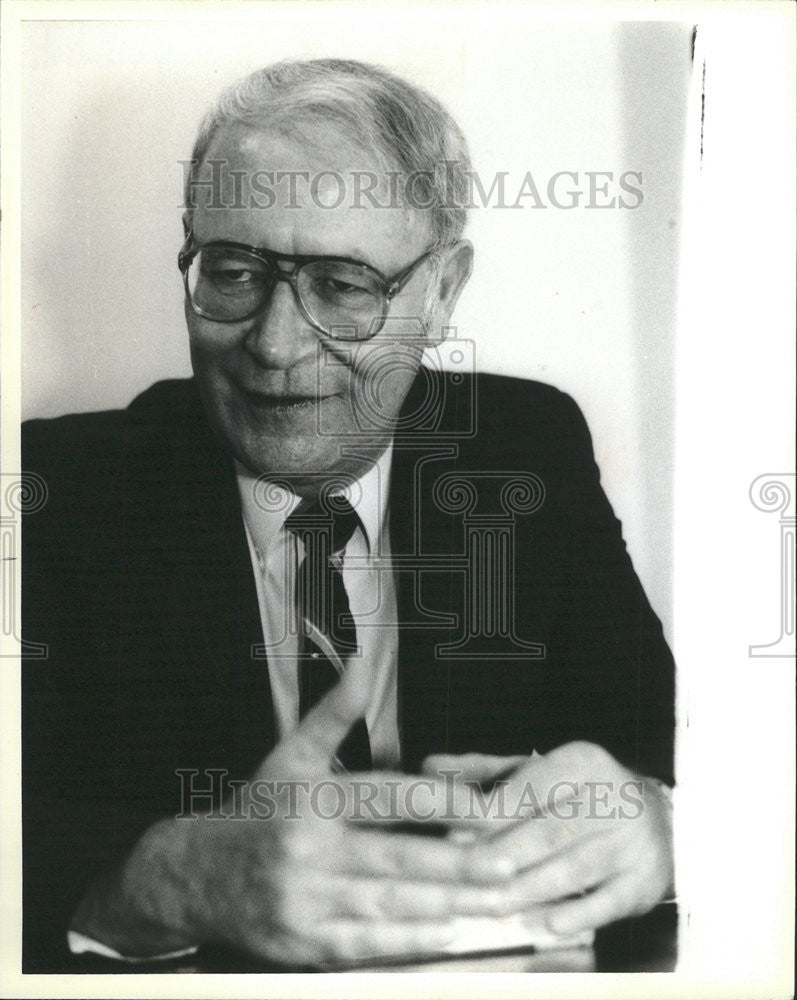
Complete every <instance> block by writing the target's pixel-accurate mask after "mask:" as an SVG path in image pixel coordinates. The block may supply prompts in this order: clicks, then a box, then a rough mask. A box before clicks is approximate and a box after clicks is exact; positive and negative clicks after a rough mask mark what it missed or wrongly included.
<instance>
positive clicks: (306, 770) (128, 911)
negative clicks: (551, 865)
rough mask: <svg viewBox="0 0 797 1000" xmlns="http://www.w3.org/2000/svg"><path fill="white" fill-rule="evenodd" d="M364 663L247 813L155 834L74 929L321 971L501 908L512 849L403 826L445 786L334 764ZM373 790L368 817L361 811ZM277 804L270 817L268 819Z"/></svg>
mask: <svg viewBox="0 0 797 1000" xmlns="http://www.w3.org/2000/svg"><path fill="white" fill-rule="evenodd" d="M358 667H359V665H354V664H352V665H350V667H349V669H348V670H347V673H346V675H345V676H344V678H343V680H342V681H341V682H340V683H339V684H338V685H337V686H336V687H335V688H334V689H333V690H332V691H330V692H329V694H328V695H327V696H326V697H325V698H324V699H323V700H322V701H321V702H320V703H319V704H318V705H317V706H316V707H315V708H314V709H313V710H312V711H311V712H310V713H308V715H307V716H306V717H305V719H304V720H303V721H302V723H301V724H300V726H299V727H298V728H297V730H296V731H295V732H294V733H293V734H291V735H290V736H288V737H287V738H286V739H284V740H282V741H281V742H280V744H279V745H278V746H277V748H276V749H275V750H274V752H273V753H272V754H271V755H270V756H269V757H268V758H267V759H266V760H265V761H264V763H263V764H262V765H261V767H260V769H259V771H258V772H257V774H256V775H254V777H253V779H252V781H250V782H249V784H248V785H247V786H246V787H245V788H244V789H243V794H241V795H240V798H239V800H238V802H237V805H236V808H235V810H233V809H232V808H230V809H225V810H223V812H224V813H225V816H226V817H228V818H224V817H221V816H213V817H207V816H206V817H196V818H191V819H173V820H164V821H162V822H161V823H158V824H156V825H155V826H154V827H151V828H150V830H148V831H147V833H146V834H145V835H144V837H143V838H142V839H141V840H140V841H139V843H138V844H137V846H136V848H135V849H134V851H133V852H132V854H131V856H130V857H129V858H128V860H127V862H126V864H125V865H124V867H123V870H122V872H121V873H120V875H119V877H118V878H117V879H116V880H114V881H113V882H112V883H110V884H105V885H103V886H100V887H95V889H94V890H93V891H92V892H91V893H89V895H88V896H87V898H86V899H85V900H84V903H83V905H82V906H81V908H80V910H79V911H78V914H77V916H76V918H75V920H74V921H73V928H74V929H76V930H79V931H82V932H83V933H84V934H87V935H89V936H90V937H93V938H95V939H97V940H100V941H102V942H103V943H105V944H108V945H110V946H111V947H113V948H115V949H116V950H117V951H119V952H120V953H121V954H123V955H131V956H133V955H139V956H140V955H147V954H150V955H152V954H157V953H165V952H168V951H172V950H175V949H177V948H179V947H181V946H185V945H192V944H203V943H211V942H217V943H218V942H223V943H226V944H230V945H232V946H234V947H238V948H242V949H245V950H246V951H248V952H250V953H252V954H253V955H256V956H258V957H261V958H263V959H266V960H276V961H280V962H285V963H292V964H297V965H305V964H309V965H313V964H319V963H323V962H328V961H335V960H357V959H362V958H367V957H370V956H375V955H409V954H417V953H421V952H433V951H435V950H439V949H440V948H441V947H442V946H443V945H445V944H446V943H447V942H448V941H449V940H450V939H451V937H452V931H451V921H452V918H453V916H454V915H456V914H459V913H475V914H488V913H495V912H499V911H500V909H501V907H502V905H503V902H502V896H501V894H500V891H498V887H499V886H500V885H501V883H502V881H503V880H506V879H507V878H508V877H510V876H511V875H512V874H513V871H514V867H513V865H512V863H511V862H510V861H508V860H507V859H506V858H505V857H503V855H502V853H501V851H500V850H491V851H489V852H485V853H482V854H474V853H472V852H470V851H469V850H468V848H467V846H465V845H462V844H457V843H455V842H453V841H451V842H449V841H446V840H443V839H438V838H433V837H428V836H423V835H419V834H407V833H399V832H395V831H394V830H391V826H392V825H393V824H394V823H395V822H396V821H402V820H414V819H417V818H418V812H421V811H422V812H423V813H425V814H428V813H429V809H430V807H431V806H430V803H432V804H433V800H434V803H436V807H437V808H439V807H440V804H441V803H442V801H443V799H444V798H445V790H444V788H443V782H442V781H439V780H438V781H424V782H422V781H419V779H418V778H412V777H409V776H407V775H401V774H385V773H382V774H370V775H369V774H357V775H356V776H352V777H351V779H349V778H347V777H346V776H341V775H332V773H331V771H330V759H331V758H332V755H333V754H334V752H335V750H336V749H337V747H338V745H339V743H340V742H341V740H342V739H343V737H344V736H345V734H346V733H347V732H348V730H349V728H350V726H351V724H352V722H353V721H354V719H356V718H358V717H359V716H360V714H361V712H362V706H361V705H360V704H359V701H360V699H361V695H360V693H359V692H366V693H367V690H368V688H367V685H362V683H361V682H358V680H357V677H356V674H357V671H358ZM350 674H351V676H350ZM358 683H359V687H358ZM355 778H356V782H355V780H354V779H355ZM355 784H356V785H357V786H359V791H358V790H357V789H355V787H354V786H355ZM419 786H420V787H419ZM363 789H366V797H367V800H368V801H367V808H363V804H362V802H360V807H359V808H357V802H356V801H355V800H356V797H357V795H359V796H360V799H361V800H362V798H363ZM264 791H265V793H266V794H265V795H264ZM417 792H420V793H422V795H423V798H422V797H421V795H419V794H415V793H417ZM266 800H268V801H267V818H257V816H258V815H260V816H264V812H263V809H264V802H266ZM252 808H254V816H255V818H249V817H250V812H251V810H252ZM233 812H235V813H237V818H231V814H232V813H233ZM352 815H354V816H355V819H356V816H357V815H359V816H361V817H364V818H365V819H368V818H369V817H373V816H377V817H380V818H377V819H376V820H374V821H372V822H369V823H367V824H366V823H363V822H356V821H352V820H351V816H352ZM328 817H334V818H328ZM509 846H510V845H508V849H509Z"/></svg>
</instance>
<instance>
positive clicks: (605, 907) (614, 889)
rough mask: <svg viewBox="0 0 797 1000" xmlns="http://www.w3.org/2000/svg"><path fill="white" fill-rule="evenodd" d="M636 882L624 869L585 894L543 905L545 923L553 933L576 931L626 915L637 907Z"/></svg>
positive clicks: (630, 873)
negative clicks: (620, 873)
mask: <svg viewBox="0 0 797 1000" xmlns="http://www.w3.org/2000/svg"><path fill="white" fill-rule="evenodd" d="M637 881H638V879H637V876H636V875H635V874H634V873H633V872H627V873H625V874H623V875H620V876H618V877H617V878H615V879H612V880H611V881H608V882H606V883H605V884H604V885H602V886H601V887H600V888H599V889H596V890H595V892H591V893H588V894H587V895H586V896H583V897H579V898H577V899H565V900H562V901H561V902H559V903H552V904H550V906H547V907H546V908H545V916H544V920H545V924H546V926H547V927H548V929H549V930H551V931H553V933H554V934H577V933H578V932H579V931H586V930H592V929H593V928H595V927H602V926H603V925H604V924H609V923H611V922H612V921H613V920H620V919H621V918H623V917H627V916H630V915H631V914H633V913H635V912H637V910H638V907H637V904H636V898H637V896H638V889H639V886H638V884H637Z"/></svg>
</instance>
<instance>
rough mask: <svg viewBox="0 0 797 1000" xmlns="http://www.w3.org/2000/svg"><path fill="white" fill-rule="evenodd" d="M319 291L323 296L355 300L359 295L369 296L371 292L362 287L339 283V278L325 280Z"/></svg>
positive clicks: (344, 282)
mask: <svg viewBox="0 0 797 1000" xmlns="http://www.w3.org/2000/svg"><path fill="white" fill-rule="evenodd" d="M319 291H320V292H321V293H322V294H326V295H331V296H333V297H336V298H343V297H350V298H355V297H357V296H358V295H368V294H369V290H368V289H367V288H364V287H363V286H362V285H353V284H351V282H348V281H339V280H338V279H337V278H325V279H324V280H323V281H322V282H321V283H320V288H319Z"/></svg>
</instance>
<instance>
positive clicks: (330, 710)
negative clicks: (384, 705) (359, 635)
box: [255, 657, 370, 779]
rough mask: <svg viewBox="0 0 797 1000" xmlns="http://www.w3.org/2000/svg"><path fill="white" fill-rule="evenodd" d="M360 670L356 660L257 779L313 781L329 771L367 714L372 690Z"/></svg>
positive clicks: (282, 740)
mask: <svg viewBox="0 0 797 1000" xmlns="http://www.w3.org/2000/svg"><path fill="white" fill-rule="evenodd" d="M361 668H364V664H361V663H360V662H359V660H358V658H356V657H355V658H353V660H352V662H351V664H350V666H349V667H347V669H346V672H345V673H344V674H343V677H342V678H341V679H340V680H339V681H338V683H337V684H335V685H334V687H332V688H331V690H329V691H328V692H327V693H326V694H325V695H324V697H323V698H321V699H320V701H319V702H318V703H317V704H316V705H314V706H313V708H312V709H310V711H309V712H308V713H307V715H306V716H305V717H304V718H303V719H302V721H301V722H300V723H299V725H298V726H297V727H296V729H295V730H294V731H293V732H292V733H289V734H288V735H287V736H285V737H283V739H281V740H280V742H279V743H278V744H277V746H276V747H275V749H274V750H273V752H272V753H271V754H270V755H269V756H268V757H267V758H266V760H265V761H264V762H263V764H262V765H261V768H260V770H259V771H258V773H257V774H256V776H255V777H256V778H277V779H284V778H289V777H302V778H311V777H317V776H320V775H323V774H326V773H328V772H329V769H330V762H331V760H332V757H333V755H334V753H335V751H336V750H337V749H338V747H339V746H340V744H341V743H342V742H343V740H344V739H345V738H346V735H347V734H348V732H349V730H350V729H351V727H352V726H353V725H354V723H355V722H356V721H357V720H358V719H359V718H362V717H363V716H364V714H365V708H366V703H367V700H368V692H369V690H370V688H369V686H368V684H367V683H362V682H363V680H366V678H362V677H360V676H359V675H360V674H362V673H363V672H364V669H361Z"/></svg>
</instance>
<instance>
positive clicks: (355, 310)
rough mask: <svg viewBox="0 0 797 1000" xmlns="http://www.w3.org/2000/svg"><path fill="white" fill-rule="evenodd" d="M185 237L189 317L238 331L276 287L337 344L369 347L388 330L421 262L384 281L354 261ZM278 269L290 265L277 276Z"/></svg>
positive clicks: (182, 257)
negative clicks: (396, 302)
mask: <svg viewBox="0 0 797 1000" xmlns="http://www.w3.org/2000/svg"><path fill="white" fill-rule="evenodd" d="M192 242H193V234H191V233H189V235H188V238H187V239H186V242H185V246H184V247H183V249H182V250H181V251H180V254H179V256H178V258H177V262H178V265H179V267H180V270H181V271H182V274H183V281H184V283H185V292H186V295H187V296H188V301H189V303H190V304H191V308H192V309H193V311H194V312H195V313H196V314H197V315H199V316H204V317H205V319H210V320H214V321H215V322H217V323H239V322H241V321H242V320H245V319H249V318H250V317H252V316H254V315H255V314H256V313H257V312H258V311H259V310H260V309H262V308H263V307H264V306H265V305H266V303H267V302H268V301H269V299H270V298H271V295H272V293H273V291H274V289H275V287H276V284H277V282H278V281H287V282H288V284H289V285H290V286H291V288H292V289H293V294H294V295H295V296H296V301H297V303H298V305H299V308H300V309H301V311H302V315H303V316H304V317H305V319H306V320H307V321H308V323H310V324H311V325H312V326H313V327H315V329H316V330H319V331H320V332H321V333H323V334H325V335H326V336H328V337H332V338H334V339H336V340H368V339H369V338H371V337H374V336H376V334H377V333H379V331H380V330H381V329H382V327H383V326H384V325H385V320H386V319H387V315H388V312H389V311H390V303H391V301H392V299H393V298H395V296H396V295H397V294H398V293H399V292H400V291H401V289H402V288H403V287H404V286H405V285H406V284H407V282H408V281H409V280H410V278H411V277H412V276H413V274H414V273H415V271H416V270H417V268H418V267H420V265H421V264H422V263H423V262H424V261H425V260H426V259H427V258H428V257H430V256H431V255H432V254H433V253H434V252H435V251H434V249H431V250H427V251H426V252H425V253H424V254H422V255H421V256H420V257H418V259H417V260H414V261H413V262H412V263H411V264H410V265H409V266H408V267H405V268H404V270H403V271H401V272H399V274H396V275H394V276H393V277H392V278H387V277H385V275H383V274H381V273H380V272H379V271H377V270H376V268H373V267H371V266H370V265H369V264H364V263H363V262H362V261H360V260H354V259H353V258H351V257H321V256H316V255H307V254H277V253H273V252H272V251H271V250H266V249H263V248H259V247H250V246H245V245H243V244H241V243H231V242H229V241H227V240H212V241H210V242H209V243H202V244H199V245H198V246H191V243H192ZM282 262H286V263H290V264H293V265H294V266H293V268H292V269H291V270H290V271H285V270H282V269H281V268H280V267H279V266H278V265H279V264H280V263H282Z"/></svg>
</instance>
